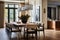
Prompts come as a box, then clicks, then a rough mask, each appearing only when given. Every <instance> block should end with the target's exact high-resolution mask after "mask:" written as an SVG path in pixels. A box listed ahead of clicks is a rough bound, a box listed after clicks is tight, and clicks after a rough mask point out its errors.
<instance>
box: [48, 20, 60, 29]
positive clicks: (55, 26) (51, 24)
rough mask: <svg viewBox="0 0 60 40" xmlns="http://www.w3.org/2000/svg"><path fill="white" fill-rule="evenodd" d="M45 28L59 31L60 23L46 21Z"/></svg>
mask: <svg viewBox="0 0 60 40" xmlns="http://www.w3.org/2000/svg"><path fill="white" fill-rule="evenodd" d="M47 28H48V29H55V30H60V21H47Z"/></svg>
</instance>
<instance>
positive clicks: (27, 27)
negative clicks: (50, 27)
mask: <svg viewBox="0 0 60 40" xmlns="http://www.w3.org/2000/svg"><path fill="white" fill-rule="evenodd" d="M13 28H15V29H16V30H13ZM22 29H23V31H22ZM6 30H8V31H10V32H20V33H21V32H23V36H24V38H25V37H27V39H28V38H29V34H32V37H33V34H35V37H36V40H37V32H39V35H40V31H43V34H44V35H45V32H44V24H43V23H20V22H13V23H6ZM25 35H26V36H25ZM20 36H21V35H20Z"/></svg>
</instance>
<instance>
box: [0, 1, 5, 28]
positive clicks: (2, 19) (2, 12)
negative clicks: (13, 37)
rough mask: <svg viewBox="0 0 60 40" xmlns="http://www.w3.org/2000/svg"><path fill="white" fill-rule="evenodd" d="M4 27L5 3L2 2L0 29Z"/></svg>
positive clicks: (0, 4) (0, 7)
mask: <svg viewBox="0 0 60 40" xmlns="http://www.w3.org/2000/svg"><path fill="white" fill-rule="evenodd" d="M2 27H4V2H1V1H0V28H2Z"/></svg>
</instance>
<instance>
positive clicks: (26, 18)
mask: <svg viewBox="0 0 60 40" xmlns="http://www.w3.org/2000/svg"><path fill="white" fill-rule="evenodd" d="M29 17H30V15H28V14H26V15H21V17H19V19H21V21H22V22H23V23H26V22H27V20H28V18H29Z"/></svg>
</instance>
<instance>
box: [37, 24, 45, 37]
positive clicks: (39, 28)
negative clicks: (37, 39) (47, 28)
mask: <svg viewBox="0 0 60 40" xmlns="http://www.w3.org/2000/svg"><path fill="white" fill-rule="evenodd" d="M40 31H43V35H44V36H45V32H44V24H43V23H39V24H38V28H37V32H39V36H40Z"/></svg>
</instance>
